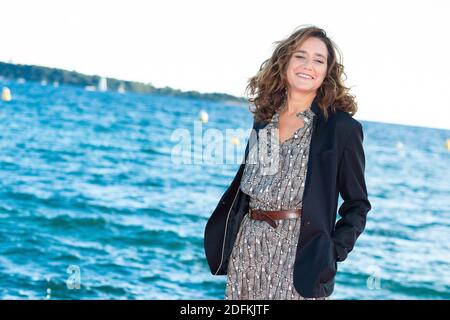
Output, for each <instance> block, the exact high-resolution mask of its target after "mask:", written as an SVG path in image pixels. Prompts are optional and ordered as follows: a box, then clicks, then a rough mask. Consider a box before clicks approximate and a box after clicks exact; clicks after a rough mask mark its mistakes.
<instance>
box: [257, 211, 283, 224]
mask: <svg viewBox="0 0 450 320" xmlns="http://www.w3.org/2000/svg"><path fill="white" fill-rule="evenodd" d="M256 212H257V213H258V212H259V213H260V214H263V215H264V216H265V217H266V218H267V220H264V221H266V222H267V223H268V224H269V225H270V226H271V227H272V228H274V229H276V228H277V226H278V225H277V223H276V221H275V220H273V219H272V218H271V217H269V215H268V214H266V213H264V212H263V210H259V209H258V210H256Z"/></svg>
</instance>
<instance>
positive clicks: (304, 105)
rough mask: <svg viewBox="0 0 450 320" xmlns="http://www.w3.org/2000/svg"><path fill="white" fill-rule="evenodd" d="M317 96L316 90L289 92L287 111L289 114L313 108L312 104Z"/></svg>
mask: <svg viewBox="0 0 450 320" xmlns="http://www.w3.org/2000/svg"><path fill="white" fill-rule="evenodd" d="M315 97H316V92H313V93H308V94H304V93H295V92H294V93H289V94H288V97H287V101H286V106H285V112H286V113H287V114H288V115H294V114H297V113H298V112H302V111H305V110H306V109H309V108H311V104H312V102H313V100H314V98H315Z"/></svg>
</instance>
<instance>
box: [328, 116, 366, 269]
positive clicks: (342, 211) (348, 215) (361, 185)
mask: <svg viewBox="0 0 450 320" xmlns="http://www.w3.org/2000/svg"><path fill="white" fill-rule="evenodd" d="M363 140H364V134H363V129H362V125H361V123H359V122H357V126H356V128H354V129H352V131H351V133H350V136H349V138H348V139H347V142H346V146H345V147H344V151H343V154H342V158H341V162H340V164H339V170H338V182H337V183H338V188H339V193H340V194H341V197H342V199H343V200H344V202H343V203H342V205H341V206H340V207H339V210H338V213H339V215H340V216H341V218H340V219H339V220H338V221H337V222H336V225H335V230H334V232H333V235H332V237H333V241H334V246H335V254H336V260H337V261H344V260H345V259H346V258H347V255H348V253H349V252H350V251H352V249H353V246H354V245H355V242H356V239H357V238H358V237H359V235H360V234H361V233H362V232H363V230H364V228H365V225H366V218H367V213H368V212H369V211H370V209H371V204H370V202H369V200H368V196H367V189H366V183H365V180H364V167H365V155H364V149H363Z"/></svg>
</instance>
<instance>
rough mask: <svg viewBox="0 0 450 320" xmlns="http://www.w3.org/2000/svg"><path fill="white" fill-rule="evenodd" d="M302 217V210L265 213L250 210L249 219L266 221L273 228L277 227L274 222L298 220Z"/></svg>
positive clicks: (263, 211) (258, 210)
mask: <svg viewBox="0 0 450 320" xmlns="http://www.w3.org/2000/svg"><path fill="white" fill-rule="evenodd" d="M301 215H302V209H294V210H280V211H265V210H260V209H250V218H252V219H255V220H264V221H267V223H268V224H270V225H271V226H272V227H273V228H276V227H277V223H276V221H275V220H280V219H291V218H298V217H300V216H301Z"/></svg>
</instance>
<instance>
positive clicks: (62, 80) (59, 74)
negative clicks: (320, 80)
mask: <svg viewBox="0 0 450 320" xmlns="http://www.w3.org/2000/svg"><path fill="white" fill-rule="evenodd" d="M0 77H3V78H5V79H9V80H18V81H23V80H25V81H36V82H41V83H45V84H50V85H51V84H53V85H60V84H69V85H75V86H80V87H84V88H91V89H92V88H96V87H97V86H98V84H99V83H100V81H101V79H102V78H104V79H106V82H107V87H108V90H110V91H117V92H135V93H144V94H159V95H165V96H176V97H185V98H194V99H207V100H211V101H216V102H223V103H227V104H233V105H239V106H245V105H247V104H248V102H247V99H245V98H244V97H236V96H233V95H230V94H226V93H200V92H198V91H181V90H178V89H173V88H170V87H163V88H156V87H154V86H153V85H152V84H150V83H142V82H137V81H127V80H120V79H115V78H109V77H100V76H98V75H86V74H82V73H79V72H76V71H68V70H64V69H57V68H48V67H43V66H36V65H24V64H14V63H6V62H1V61H0Z"/></svg>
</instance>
